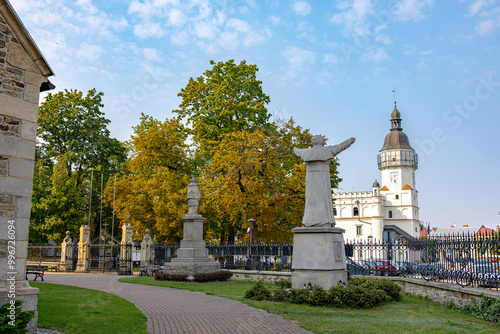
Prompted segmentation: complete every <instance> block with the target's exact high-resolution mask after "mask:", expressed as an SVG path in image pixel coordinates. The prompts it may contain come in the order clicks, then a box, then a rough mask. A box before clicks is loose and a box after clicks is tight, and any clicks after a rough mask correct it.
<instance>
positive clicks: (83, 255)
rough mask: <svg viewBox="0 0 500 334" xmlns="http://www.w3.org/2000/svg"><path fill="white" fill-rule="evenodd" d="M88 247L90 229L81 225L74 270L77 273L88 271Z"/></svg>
mask: <svg viewBox="0 0 500 334" xmlns="http://www.w3.org/2000/svg"><path fill="white" fill-rule="evenodd" d="M89 246H90V227H89V226H88V225H82V226H80V241H78V263H77V264H76V270H75V272H77V273H86V272H88V271H89Z"/></svg>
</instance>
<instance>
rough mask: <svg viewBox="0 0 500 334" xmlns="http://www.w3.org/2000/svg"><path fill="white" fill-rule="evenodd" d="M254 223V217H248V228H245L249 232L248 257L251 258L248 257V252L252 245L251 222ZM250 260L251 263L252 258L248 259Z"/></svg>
mask: <svg viewBox="0 0 500 334" xmlns="http://www.w3.org/2000/svg"><path fill="white" fill-rule="evenodd" d="M254 223H255V219H253V218H250V219H249V220H248V228H247V233H250V238H248V259H252V258H251V257H250V254H251V252H250V248H251V247H252V246H251V245H252V243H253V224H254ZM250 261H251V262H250V263H252V262H253V261H252V260H250Z"/></svg>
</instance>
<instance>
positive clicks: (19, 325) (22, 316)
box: [0, 300, 35, 334]
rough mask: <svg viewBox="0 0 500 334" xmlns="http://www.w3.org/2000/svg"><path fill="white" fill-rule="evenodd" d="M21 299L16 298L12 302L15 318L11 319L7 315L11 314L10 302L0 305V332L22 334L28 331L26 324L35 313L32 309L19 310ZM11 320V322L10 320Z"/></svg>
mask: <svg viewBox="0 0 500 334" xmlns="http://www.w3.org/2000/svg"><path fill="white" fill-rule="evenodd" d="M22 303H23V302H22V301H21V300H16V301H15V302H14V305H13V307H14V310H15V311H14V312H15V319H14V320H13V319H11V318H10V317H9V316H10V315H11V314H12V313H11V309H12V304H11V303H6V304H4V305H2V306H1V307H0V333H14V334H24V333H26V332H28V330H27V329H26V326H27V325H28V322H30V320H31V319H32V318H33V316H34V315H35V312H34V311H28V312H23V311H22V310H21V305H22ZM12 321H13V322H12Z"/></svg>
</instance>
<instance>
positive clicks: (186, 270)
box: [163, 178, 220, 279]
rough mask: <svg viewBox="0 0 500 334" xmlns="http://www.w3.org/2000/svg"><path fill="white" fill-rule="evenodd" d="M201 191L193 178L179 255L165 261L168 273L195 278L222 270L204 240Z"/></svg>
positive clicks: (165, 268) (165, 271)
mask: <svg viewBox="0 0 500 334" xmlns="http://www.w3.org/2000/svg"><path fill="white" fill-rule="evenodd" d="M200 198H201V194H200V191H199V190H198V186H197V185H196V178H193V179H192V181H191V183H190V184H189V185H188V190H187V200H188V212H187V214H186V216H185V217H184V218H182V221H183V223H184V230H183V239H182V240H181V244H180V248H179V249H178V250H177V257H176V258H173V259H172V261H171V262H168V263H165V266H164V269H163V272H164V273H167V274H187V275H189V276H188V279H193V275H194V274H199V273H211V272H217V271H219V270H220V264H219V262H215V261H214V259H212V258H210V257H208V249H207V248H206V243H205V240H203V222H204V221H205V218H203V217H202V216H201V215H200V214H199V213H198V204H199V199H200Z"/></svg>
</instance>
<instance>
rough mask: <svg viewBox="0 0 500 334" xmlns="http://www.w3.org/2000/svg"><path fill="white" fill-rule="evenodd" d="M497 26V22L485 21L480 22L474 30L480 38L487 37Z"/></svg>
mask: <svg viewBox="0 0 500 334" xmlns="http://www.w3.org/2000/svg"><path fill="white" fill-rule="evenodd" d="M497 26H498V22H495V20H484V21H481V22H479V23H478V24H477V25H476V27H475V28H474V30H475V31H476V33H477V34H478V35H479V36H485V35H488V34H490V33H492V32H493V31H494V30H495V28H496V27H497Z"/></svg>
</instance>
